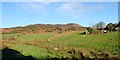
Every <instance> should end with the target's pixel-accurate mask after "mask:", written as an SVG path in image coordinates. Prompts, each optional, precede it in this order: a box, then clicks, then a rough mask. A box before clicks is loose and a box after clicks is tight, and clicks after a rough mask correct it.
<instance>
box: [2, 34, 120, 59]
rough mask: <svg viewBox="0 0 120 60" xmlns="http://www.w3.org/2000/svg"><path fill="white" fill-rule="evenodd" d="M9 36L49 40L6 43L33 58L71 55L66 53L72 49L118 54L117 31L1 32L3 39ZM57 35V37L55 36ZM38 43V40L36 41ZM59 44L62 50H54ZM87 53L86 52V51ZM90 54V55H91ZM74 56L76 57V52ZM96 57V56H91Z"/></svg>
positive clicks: (21, 39)
mask: <svg viewBox="0 0 120 60" xmlns="http://www.w3.org/2000/svg"><path fill="white" fill-rule="evenodd" d="M10 36H14V37H15V38H16V41H23V42H24V41H39V40H48V39H50V38H52V39H50V41H49V42H40V43H43V44H38V45H26V44H11V43H6V45H7V46H8V47H9V48H11V49H14V50H17V51H19V52H21V53H22V54H23V55H25V56H28V55H31V56H33V57H35V58H54V57H58V58H61V57H69V58H72V57H73V55H74V54H73V53H72V54H70V53H68V52H67V51H66V50H65V48H67V49H68V50H69V51H72V49H79V48H80V49H82V50H84V51H86V52H90V51H94V52H95V53H98V51H99V52H101V54H102V53H109V54H111V55H112V56H114V57H117V56H118V51H120V49H118V32H111V33H106V34H93V35H85V36H84V35H80V33H79V32H73V33H69V34H65V33H61V34H58V33H47V34H26V35H20V34H3V35H2V37H3V39H8V38H9V37H10ZM56 36H57V37H56ZM38 43H39V42H38ZM59 46H61V47H62V48H63V50H61V49H60V50H57V51H56V50H55V48H56V47H59ZM86 54H87V53H86ZM88 55H90V54H89V53H88ZM91 56H92V55H91ZM76 57H78V55H77V53H76ZM92 57H96V56H92Z"/></svg>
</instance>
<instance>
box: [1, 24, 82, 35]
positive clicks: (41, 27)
mask: <svg viewBox="0 0 120 60" xmlns="http://www.w3.org/2000/svg"><path fill="white" fill-rule="evenodd" d="M77 30H84V27H82V26H80V25H79V24H76V23H68V24H34V25H27V26H24V27H13V28H3V30H2V33H24V34H27V33H40V32H55V31H57V32H65V31H77Z"/></svg>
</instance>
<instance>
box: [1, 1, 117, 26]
mask: <svg viewBox="0 0 120 60" xmlns="http://www.w3.org/2000/svg"><path fill="white" fill-rule="evenodd" d="M100 21H103V22H105V23H106V24H108V23H110V22H112V23H117V22H118V3H117V2H3V3H2V27H3V28H8V27H15V26H25V25H29V24H67V23H77V24H79V25H81V26H90V25H94V24H96V23H98V22H100Z"/></svg>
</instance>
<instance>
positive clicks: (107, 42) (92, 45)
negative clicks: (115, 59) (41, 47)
mask: <svg viewBox="0 0 120 60" xmlns="http://www.w3.org/2000/svg"><path fill="white" fill-rule="evenodd" d="M56 44H57V45H63V46H66V47H73V48H74V47H79V48H83V49H88V50H90V49H97V50H106V51H114V50H118V32H112V33H106V34H97V35H96V34H95V35H86V36H85V37H83V35H79V34H78V32H77V33H73V34H70V35H64V36H61V37H59V38H57V39H55V40H51V41H50V43H49V45H56Z"/></svg>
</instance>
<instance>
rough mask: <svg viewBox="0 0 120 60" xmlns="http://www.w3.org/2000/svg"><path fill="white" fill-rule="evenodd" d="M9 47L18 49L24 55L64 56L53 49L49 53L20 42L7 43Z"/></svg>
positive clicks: (35, 56) (41, 56)
mask: <svg viewBox="0 0 120 60" xmlns="http://www.w3.org/2000/svg"><path fill="white" fill-rule="evenodd" d="M7 46H8V47H9V48H10V49H14V50H16V51H19V52H20V53H21V54H22V55H24V56H33V57H34V58H55V57H57V58H60V57H61V56H63V57H66V54H61V53H58V52H55V51H51V53H50V52H49V51H48V50H47V49H45V48H40V47H36V46H30V45H20V44H7Z"/></svg>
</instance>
